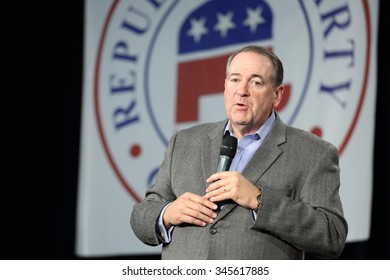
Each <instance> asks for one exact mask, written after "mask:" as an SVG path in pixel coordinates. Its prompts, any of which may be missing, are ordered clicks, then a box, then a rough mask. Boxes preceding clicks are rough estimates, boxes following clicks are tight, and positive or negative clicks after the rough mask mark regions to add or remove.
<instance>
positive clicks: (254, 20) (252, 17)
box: [243, 6, 265, 33]
mask: <svg viewBox="0 0 390 280" xmlns="http://www.w3.org/2000/svg"><path fill="white" fill-rule="evenodd" d="M262 12H263V8H262V7H260V6H257V8H256V9H255V10H252V9H251V8H247V9H246V14H247V18H246V19H245V20H244V22H243V25H244V26H249V28H250V30H251V32H252V33H255V32H256V30H257V26H258V25H259V24H261V23H264V22H265V19H264V18H263V17H262V16H261V13H262Z"/></svg>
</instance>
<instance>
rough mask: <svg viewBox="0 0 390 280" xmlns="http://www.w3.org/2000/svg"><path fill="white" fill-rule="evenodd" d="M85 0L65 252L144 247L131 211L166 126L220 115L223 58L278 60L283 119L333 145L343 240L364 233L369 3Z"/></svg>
mask: <svg viewBox="0 0 390 280" xmlns="http://www.w3.org/2000/svg"><path fill="white" fill-rule="evenodd" d="M314 2H316V1H310V0H308V1H306V0H300V1H299V0H297V1H283V0H273V1H260V0H257V1H253V0H247V1H234V0H232V1H227V0H225V1H219V0H215V1H204V0H199V1H183V0H181V1H180V0H166V1H156V0H149V1H136V0H127V1H108V0H107V1H103V0H101V1H94V0H86V10H85V45H84V46H85V47H84V89H83V94H84V95H83V113H82V139H81V151H80V152H81V153H80V154H81V156H80V173H79V196H78V211H77V236H76V243H77V244H76V253H77V254H78V255H80V256H87V257H88V256H107V255H121V254H126V255H130V254H148V253H158V252H160V250H161V248H160V247H148V246H146V245H144V244H142V243H141V242H140V241H138V239H136V237H135V236H134V234H133V233H132V231H131V228H130V224H129V218H130V213H131V209H132V207H133V205H134V203H136V202H137V201H139V200H140V199H142V197H143V196H144V193H145V190H146V189H147V187H148V186H149V185H150V184H151V182H153V180H154V178H155V175H156V172H157V170H158V167H159V165H160V163H161V161H162V158H163V152H164V149H165V147H166V145H167V141H168V139H169V138H170V136H171V135H172V133H173V132H174V131H176V130H177V129H181V128H184V127H188V126H190V125H193V124H197V123H200V122H202V123H203V122H209V121H216V120H220V119H222V118H225V112H224V106H223V93H222V91H223V82H224V81H223V79H224V73H225V68H224V67H225V62H226V56H227V55H228V54H229V53H231V52H232V51H233V50H236V49H238V48H240V47H242V46H244V45H247V44H260V45H264V46H267V47H269V48H272V49H273V50H274V51H275V52H276V53H277V54H278V56H279V57H280V58H281V59H282V61H283V62H284V67H285V79H284V82H285V84H286V86H287V88H288V91H287V93H286V94H285V96H284V103H283V104H282V105H281V106H280V108H278V111H279V113H280V115H281V117H282V118H283V120H284V121H286V122H287V123H289V124H290V125H293V126H296V127H300V128H303V129H305V130H308V131H311V132H313V133H315V134H317V135H320V136H321V137H323V138H324V139H327V140H328V141H330V142H332V143H334V144H335V145H336V146H337V147H338V148H339V152H340V166H341V189H340V191H341V198H342V202H343V205H344V212H345V216H346V218H347V220H348V223H349V234H348V241H363V240H366V239H367V238H368V237H369V230H370V215H371V195H372V168H373V164H372V162H373V140H374V139H373V138H374V116H375V96H376V45H377V24H378V22H377V18H378V5H379V4H378V1H375V0H362V1H356V0H349V1H348V0H346V1H319V2H321V3H318V4H316V3H314Z"/></svg>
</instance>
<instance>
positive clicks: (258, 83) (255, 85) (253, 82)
mask: <svg viewBox="0 0 390 280" xmlns="http://www.w3.org/2000/svg"><path fill="white" fill-rule="evenodd" d="M251 85H252V86H254V87H260V86H261V82H259V81H251Z"/></svg>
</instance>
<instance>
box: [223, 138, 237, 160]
mask: <svg viewBox="0 0 390 280" xmlns="http://www.w3.org/2000/svg"><path fill="white" fill-rule="evenodd" d="M236 150H237V138H236V137H233V136H231V135H229V134H227V135H225V137H224V138H223V141H222V146H221V149H220V155H221V156H228V157H230V158H233V157H234V155H235V154H236Z"/></svg>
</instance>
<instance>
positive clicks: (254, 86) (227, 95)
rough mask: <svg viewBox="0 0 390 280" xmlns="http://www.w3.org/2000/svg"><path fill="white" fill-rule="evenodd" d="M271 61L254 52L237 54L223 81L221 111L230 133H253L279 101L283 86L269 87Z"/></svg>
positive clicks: (271, 73)
mask: <svg viewBox="0 0 390 280" xmlns="http://www.w3.org/2000/svg"><path fill="white" fill-rule="evenodd" d="M272 78H273V66H272V63H271V60H270V59H269V58H268V57H266V56H263V55H259V54H257V53H254V52H243V53H239V54H238V55H237V56H236V57H235V58H234V59H233V61H232V62H231V64H230V70H229V73H228V77H227V78H226V80H225V92H224V100H225V109H226V114H227V117H228V118H229V120H230V122H231V124H232V128H233V132H234V134H235V135H236V136H238V137H242V136H244V135H245V134H247V133H253V132H256V131H257V130H258V129H259V127H260V126H261V125H262V124H263V123H264V122H265V121H266V120H267V119H268V117H269V116H270V114H271V112H272V109H273V107H274V106H277V105H278V104H279V102H280V100H281V97H282V93H283V86H278V87H277V88H274V87H273V84H272V82H273V79H272Z"/></svg>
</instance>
